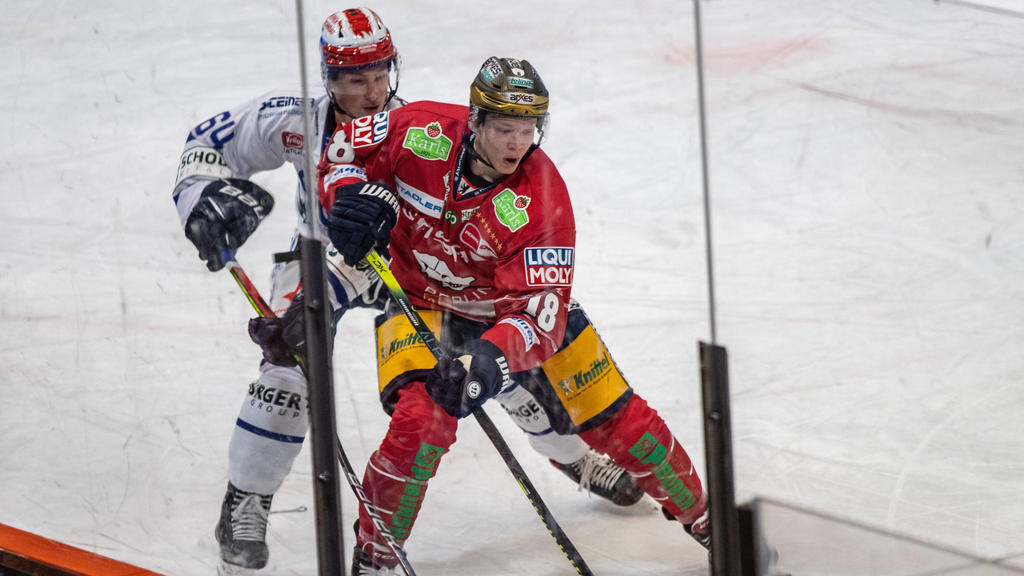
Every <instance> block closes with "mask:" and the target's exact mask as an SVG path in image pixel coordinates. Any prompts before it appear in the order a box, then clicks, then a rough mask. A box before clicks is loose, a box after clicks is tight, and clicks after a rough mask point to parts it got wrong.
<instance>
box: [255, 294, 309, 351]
mask: <svg viewBox="0 0 1024 576" xmlns="http://www.w3.org/2000/svg"><path fill="white" fill-rule="evenodd" d="M303 308H304V299H303V297H302V293H301V292H300V293H299V294H297V295H296V296H295V298H294V299H292V303H291V304H289V305H288V310H287V311H285V313H284V315H283V316H280V317H278V318H264V317H259V318H253V319H251V320H249V338H252V341H253V342H255V343H257V344H259V345H260V348H262V349H263V358H264V360H266V361H267V362H270V363H271V364H276V365H278V366H295V365H296V364H297V362H296V359H295V355H296V354H298V355H299V356H303V355H305V353H306V320H305V314H304V313H303Z"/></svg>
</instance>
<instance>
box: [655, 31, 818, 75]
mask: <svg viewBox="0 0 1024 576" xmlns="http://www.w3.org/2000/svg"><path fill="white" fill-rule="evenodd" d="M828 45H829V43H828V41H827V40H826V39H824V38H819V37H815V36H810V37H800V38H788V39H783V40H774V41H757V42H750V43H747V44H742V45H739V46H731V47H717V46H714V45H712V46H708V43H707V41H705V43H704V46H703V49H704V65H705V66H706V67H707V68H708V69H709V71H710V72H712V73H716V74H738V73H747V72H752V71H754V70H759V69H761V68H764V67H766V66H769V65H775V64H781V63H783V62H785V63H786V64H787V65H788V64H790V63H791V61H792V60H794V59H797V58H805V57H810V56H813V55H817V54H822V53H824V52H825V51H827V49H828ZM662 59H663V60H664V61H665V62H666V63H668V64H677V65H683V66H693V65H694V61H695V58H694V48H693V47H692V46H685V47H683V46H670V47H669V48H668V49H667V50H666V51H665V52H664V54H663V55H662Z"/></svg>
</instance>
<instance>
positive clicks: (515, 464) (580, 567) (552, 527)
mask: <svg viewBox="0 0 1024 576" xmlns="http://www.w3.org/2000/svg"><path fill="white" fill-rule="evenodd" d="M366 261H367V262H368V263H369V264H370V267H371V268H373V270H374V272H376V273H377V276H379V277H380V280H381V282H383V283H384V285H385V286H387V287H388V291H389V292H391V297H392V298H393V299H394V300H395V303H396V304H398V306H399V307H400V308H401V309H402V312H404V313H405V316H406V318H408V319H409V322H410V323H411V324H412V327H413V329H414V330H416V334H418V335H419V337H420V338H421V339H422V340H423V343H424V344H426V345H427V348H428V349H429V350H430V352H431V354H433V355H434V358H436V359H438V360H440V359H442V358H448V357H450V355H449V354H448V352H447V351H446V350H445V349H444V348H442V347H441V344H440V343H439V342H438V341H437V338H436V337H435V336H434V333H433V332H432V331H431V330H430V327H429V326H427V324H426V322H424V321H423V317H422V316H420V315H419V313H418V312H416V309H415V308H413V306H412V303H411V302H409V297H408V296H406V295H405V290H402V286H401V285H399V284H398V279H396V278H395V275H394V274H392V273H391V268H390V267H389V266H388V264H387V262H385V261H384V259H383V258H381V256H380V254H378V253H377V251H376V250H371V251H370V253H369V254H367V255H366ZM473 416H474V417H475V418H476V421H477V422H478V423H479V424H480V427H481V428H483V430H484V433H485V434H487V437H488V438H489V439H490V440H491V443H492V444H494V447H495V448H496V449H497V450H498V454H500V455H501V458H502V459H503V460H504V461H505V464H506V465H507V466H508V469H509V471H511V472H512V476H513V477H514V478H515V479H516V482H517V483H518V484H519V488H521V489H522V491H523V493H524V494H526V498H527V500H529V501H530V504H531V505H532V506H533V509H534V510H535V511H536V512H537V515H538V516H540V519H541V521H542V522H543V523H544V526H545V527H547V529H548V533H549V534H551V537H552V538H554V539H555V543H557V544H558V547H559V548H560V549H561V550H562V554H565V557H566V558H568V559H569V563H570V564H572V566H573V568H575V569H576V573H577V574H580V575H581V576H593V574H594V573H593V572H591V571H590V567H589V566H587V563H586V562H585V561H584V560H583V556H581V555H580V553H579V551H578V550H577V549H576V546H574V545H573V543H572V541H571V540H569V537H568V536H567V535H566V534H565V531H563V530H562V527H561V526H559V525H558V522H557V521H555V517H554V515H553V514H552V513H551V510H549V509H548V507H547V505H546V504H544V500H543V499H541V497H540V494H539V493H538V492H537V489H536V488H534V487H533V482H530V478H529V477H528V476H527V475H526V471H525V470H523V467H522V466H521V465H520V464H519V461H518V460H516V457H515V455H514V454H512V450H511V449H510V448H509V447H508V444H507V443H506V442H505V439H504V438H503V437H502V436H501V432H499V431H498V428H497V427H496V426H495V425H494V422H493V421H491V418H490V417H489V416H488V415H487V413H486V412H484V410H483V408H479V407H478V408H474V409H473Z"/></svg>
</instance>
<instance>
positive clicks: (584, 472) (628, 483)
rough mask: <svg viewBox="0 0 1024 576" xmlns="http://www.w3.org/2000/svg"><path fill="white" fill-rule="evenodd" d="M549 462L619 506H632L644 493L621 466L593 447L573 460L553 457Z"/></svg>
mask: <svg viewBox="0 0 1024 576" xmlns="http://www.w3.org/2000/svg"><path fill="white" fill-rule="evenodd" d="M551 464H552V465H553V466H554V467H555V468H558V469H559V470H561V471H562V473H564V474H565V475H566V476H568V477H569V478H572V480H573V482H575V483H577V484H579V486H580V489H581V490H588V491H590V492H592V493H593V494H597V495H598V496H600V497H601V498H604V499H606V500H609V501H611V502H613V503H615V504H618V505H619V506H632V505H633V504H636V503H637V502H639V501H640V499H641V498H643V497H644V491H643V489H642V488H640V486H637V483H636V480H634V479H633V477H632V476H630V475H629V473H628V472H626V470H625V469H624V468H623V467H621V466H619V465H618V464H616V463H615V462H614V461H612V459H611V458H608V457H607V456H603V455H601V454H598V453H597V452H595V451H593V450H590V451H589V452H587V454H586V455H585V456H583V458H580V459H579V460H577V461H575V462H573V463H572V464H561V463H559V462H556V461H554V460H552V461H551Z"/></svg>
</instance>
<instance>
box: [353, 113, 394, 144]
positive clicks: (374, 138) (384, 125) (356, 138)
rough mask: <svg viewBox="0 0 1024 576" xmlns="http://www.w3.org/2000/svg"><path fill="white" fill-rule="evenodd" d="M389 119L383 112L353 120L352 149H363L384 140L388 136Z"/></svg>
mask: <svg viewBox="0 0 1024 576" xmlns="http://www.w3.org/2000/svg"><path fill="white" fill-rule="evenodd" d="M389 119H390V115H389V114H388V113H387V112H386V111H385V112H378V113H376V114H374V115H373V116H363V117H361V118H356V119H355V120H353V121H352V147H353V148H365V147H367V146H373V145H374V144H377V143H378V142H380V141H382V140H384V138H386V137H387V135H388V120H389Z"/></svg>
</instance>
